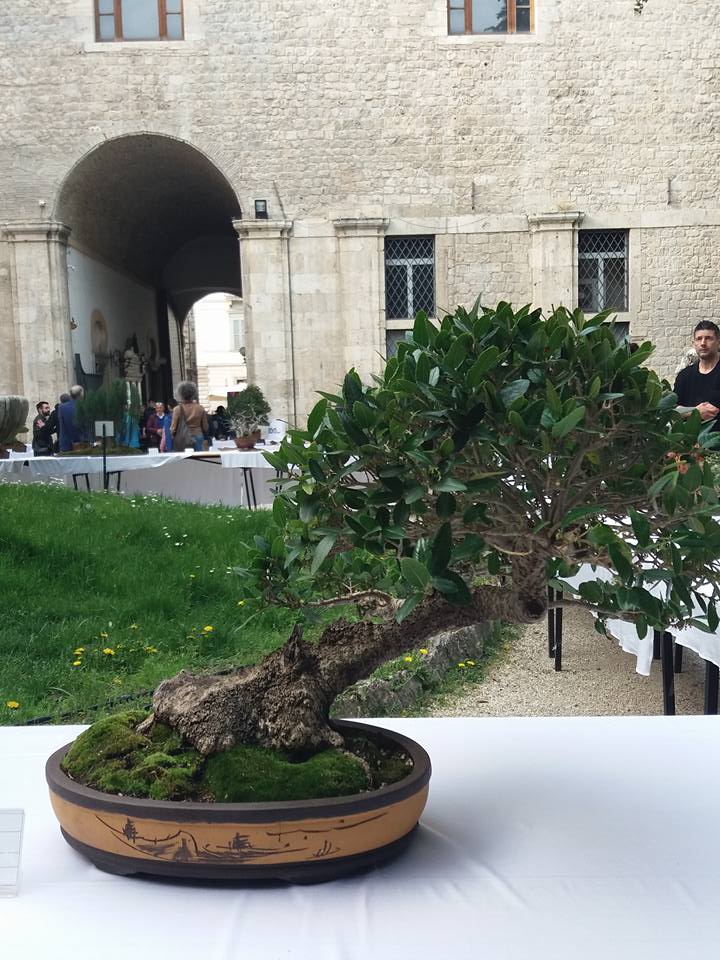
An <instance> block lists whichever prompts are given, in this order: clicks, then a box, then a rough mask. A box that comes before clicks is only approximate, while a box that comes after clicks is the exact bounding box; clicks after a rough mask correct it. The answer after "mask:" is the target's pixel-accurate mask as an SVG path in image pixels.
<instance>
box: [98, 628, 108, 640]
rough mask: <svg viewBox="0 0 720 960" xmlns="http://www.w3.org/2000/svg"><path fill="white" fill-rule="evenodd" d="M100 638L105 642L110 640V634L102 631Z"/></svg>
mask: <svg viewBox="0 0 720 960" xmlns="http://www.w3.org/2000/svg"><path fill="white" fill-rule="evenodd" d="M100 636H101V637H102V638H103V640H107V638H108V634H107V633H105V631H104V630H101V631H100Z"/></svg>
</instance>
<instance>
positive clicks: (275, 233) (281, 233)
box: [232, 220, 293, 240]
mask: <svg viewBox="0 0 720 960" xmlns="http://www.w3.org/2000/svg"><path fill="white" fill-rule="evenodd" d="M232 224H233V228H234V229H235V233H237V235H238V236H239V237H240V239H241V240H279V239H281V238H283V237H288V236H289V235H290V231H291V230H292V226H293V224H292V220H233V222H232Z"/></svg>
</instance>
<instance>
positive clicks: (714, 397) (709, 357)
mask: <svg viewBox="0 0 720 960" xmlns="http://www.w3.org/2000/svg"><path fill="white" fill-rule="evenodd" d="M693 347H694V348H695V352H696V353H697V355H698V357H699V360H698V362H697V363H692V364H690V366H689V367H685V369H684V370H681V371H680V373H679V374H678V375H677V378H676V380H675V387H674V388H673V389H674V391H675V393H676V394H677V398H678V406H677V409H678V411H679V412H680V415H681V416H683V417H685V418H687V417H689V416H690V414H691V413H692V412H693V410H697V411H698V413H699V414H700V416H701V417H702V419H703V420H706V421H707V420H714V421H715V422H714V424H713V430H720V419H718V414H720V362H718V361H720V327H718V325H717V324H716V323H713V322H712V321H711V320H701V321H700V323H699V324H698V325H697V326H696V327H695V330H694V332H693Z"/></svg>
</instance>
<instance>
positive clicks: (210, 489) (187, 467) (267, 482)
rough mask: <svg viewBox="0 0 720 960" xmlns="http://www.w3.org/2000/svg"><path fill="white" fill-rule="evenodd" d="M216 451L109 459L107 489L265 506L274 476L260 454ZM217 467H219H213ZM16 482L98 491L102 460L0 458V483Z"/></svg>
mask: <svg viewBox="0 0 720 960" xmlns="http://www.w3.org/2000/svg"><path fill="white" fill-rule="evenodd" d="M263 449H264V450H276V449H277V446H267V447H260V448H257V449H255V450H237V449H234V450H220V449H215V450H211V451H209V452H206V453H193V451H191V450H187V451H185V452H184V453H148V454H137V455H132V454H131V455H128V456H109V457H108V458H107V471H108V474H109V475H110V488H111V489H113V490H118V491H122V492H123V493H135V494H140V495H148V494H159V495H162V496H165V497H171V498H173V499H175V500H186V501H188V502H191V503H202V504H223V505H225V506H229V507H237V506H249V507H251V508H255V507H263V506H269V505H270V504H271V503H272V499H273V486H272V481H273V480H274V479H275V477H276V472H275V470H273V469H272V468H271V467H270V466H269V464H268V463H267V461H266V460H265V458H264V457H263V455H262V450H263ZM220 467H223V468H225V469H222V470H221V469H219V468H220ZM3 477H5V478H7V479H9V480H14V481H16V482H20V483H33V482H36V481H47V480H50V479H53V478H56V479H59V480H64V481H65V482H67V483H72V484H73V485H74V486H75V488H76V489H77V488H78V485H79V484H80V488H81V489H83V488H84V489H87V490H90V489H92V490H101V489H102V485H103V461H102V457H100V456H72V457H63V456H57V457H27V456H26V455H22V454H18V455H16V457H15V458H13V459H10V460H0V479H2V478H3Z"/></svg>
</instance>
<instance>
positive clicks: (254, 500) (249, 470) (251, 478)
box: [248, 467, 257, 510]
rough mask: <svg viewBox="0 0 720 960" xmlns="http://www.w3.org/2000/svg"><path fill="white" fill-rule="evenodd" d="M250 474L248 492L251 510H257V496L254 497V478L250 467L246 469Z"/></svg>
mask: <svg viewBox="0 0 720 960" xmlns="http://www.w3.org/2000/svg"><path fill="white" fill-rule="evenodd" d="M248 473H249V474H250V490H251V491H252V505H253V510H257V496H256V495H255V477H253V472H252V467H250V468H249V469H248Z"/></svg>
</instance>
